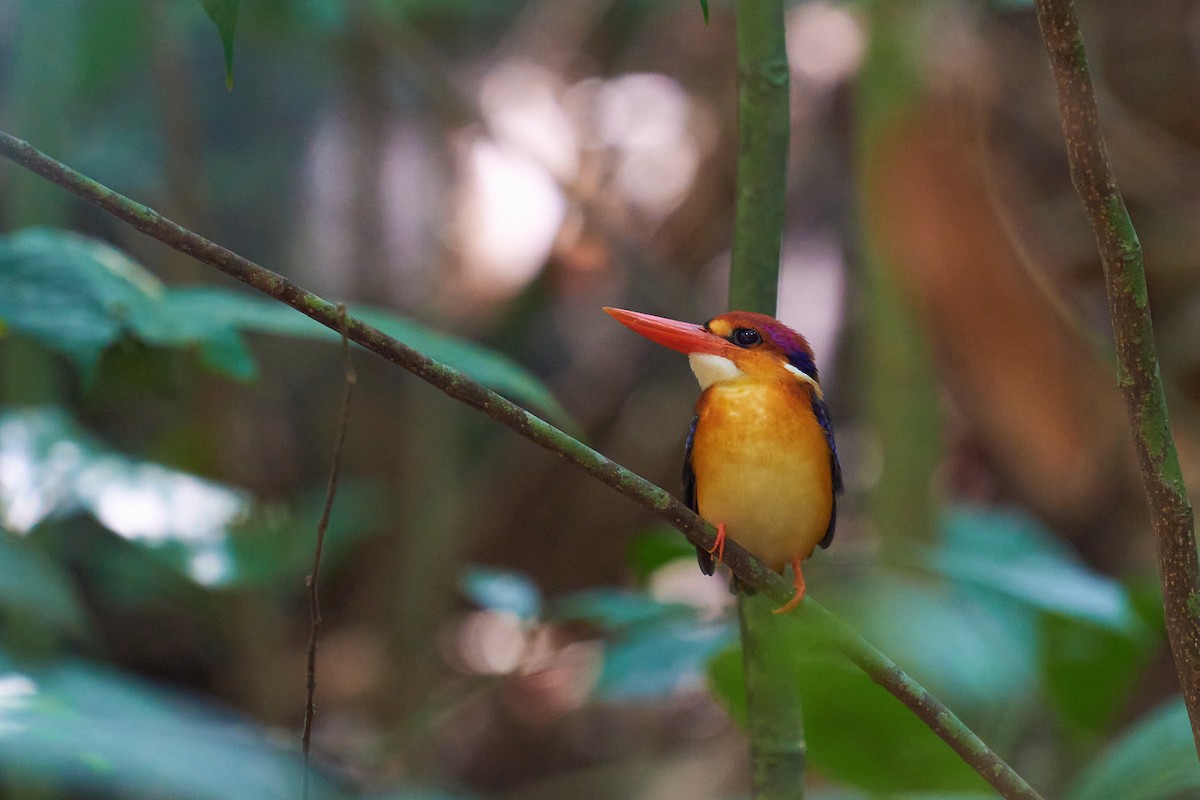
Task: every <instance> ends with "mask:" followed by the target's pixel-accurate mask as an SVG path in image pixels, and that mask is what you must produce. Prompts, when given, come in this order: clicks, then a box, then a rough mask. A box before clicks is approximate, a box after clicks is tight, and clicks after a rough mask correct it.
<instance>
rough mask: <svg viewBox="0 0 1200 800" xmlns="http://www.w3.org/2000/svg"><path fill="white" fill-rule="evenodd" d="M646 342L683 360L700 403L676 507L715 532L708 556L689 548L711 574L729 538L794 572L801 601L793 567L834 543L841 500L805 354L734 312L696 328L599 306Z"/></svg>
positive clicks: (790, 336) (792, 603) (790, 338)
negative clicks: (688, 510) (693, 377)
mask: <svg viewBox="0 0 1200 800" xmlns="http://www.w3.org/2000/svg"><path fill="white" fill-rule="evenodd" d="M604 310H605V311H607V312H608V313H609V314H610V315H612V316H613V317H614V318H615V319H616V320H617V321H618V322H620V323H621V324H622V325H625V326H626V327H628V328H630V329H632V330H634V331H636V332H637V333H640V334H641V335H642V336H645V337H646V338H647V339H650V340H651V341H653V342H657V343H658V344H661V345H664V346H666V347H669V348H671V349H672V350H678V351H679V352H681V353H686V354H687V356H688V361H689V363H690V364H691V367H692V372H693V373H695V375H696V380H698V381H699V382H700V389H701V394H700V399H699V400H698V401H697V402H696V416H695V418H693V420H692V427H691V431H690V432H689V433H688V438H687V445H686V448H685V452H684V465H683V495H684V498H683V499H684V502H686V503H687V505H688V506H689V507H690V508H691V509H692V510H693V511H695V512H696V513H698V514H699V515H700V516H702V517H703V518H704V519H706V520H708V521H710V522H712V523H715V524H716V526H717V541H716V544H715V545H714V546H713V548H712V550H703V549H700V548H697V555H698V556H699V559H700V568H701V569H702V570H704V573H705V574H706V575H712V574H713V570H714V556H715V558H716V562H717V563H720V560H721V557H722V555H723V553H724V549H725V539H726V537H727V536H729V537H732V538H733V539H735V540H737V542H738V543H739V544H740V545H742V547H744V548H746V549H747V550H748V551H749V552H751V553H753V554H754V555H755V556H757V557H758V558H759V559H761V560H762V561H763V562H764V563H766V564H767V565H769V566H770V567H771V568H773V569H774V570H776V571H777V572H779V573H782V572H783V569H784V567H785V566H786V565H788V564H791V565H792V569H793V570H794V572H795V587H796V593H795V595H793V596H792V599H791V600H789V601H788V602H787V603H786V604H785V605H784V606H783V607H782V608H779V609H776V611H775V613H777V614H779V613H783V612H785V611H790V610H791V609H793V608H795V607H796V605H797V604H799V602H800V601H801V600H802V599H803V598H804V574H803V572H801V570H800V565H801V562H803V561H804V559H806V558H808V557H809V556H810V555H812V552H813V550H814V549H815V548H816V546H817V545H818V544H819V545H820V546H821V547H828V546H829V544H830V542H832V541H833V531H834V527H835V525H836V522H837V501H836V495H838V494H840V493H841V491H842V468H841V465H840V464H839V463H838V457H837V448H836V447H835V445H834V441H833V429H832V427H830V424H829V412H828V409H826V407H825V399H824V397H823V396H822V394H821V384H820V382H819V381H818V377H817V366H816V363H815V362H814V361H813V352H812V348H811V347H809V346H808V342H807V341H805V339H804V337H803V336H801V335H800V334H798V333H796V332H795V331H793V330H792V329H791V328H789V327H787V326H786V325H784V324H783V323H782V322H780V321H778V320H776V319H773V318H771V317H768V316H766V315H765V314H755V313H752V312H749V311H732V312H730V313H728V314H722V315H721V316H719V317H714V318H713V319H711V320H709V321H708V322H706V323H705V324H704V325H695V324H692V323H689V322H677V321H676V320H673V319H666V318H664V317H655V316H652V315H650V314H640V313H637V312H635V311H624V310H622V309H619V308H605V309H604Z"/></svg>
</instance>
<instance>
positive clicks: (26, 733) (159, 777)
mask: <svg viewBox="0 0 1200 800" xmlns="http://www.w3.org/2000/svg"><path fill="white" fill-rule="evenodd" d="M299 764H300V758H299V753H297V752H295V751H293V750H291V749H285V748H283V747H280V746H278V745H277V744H274V743H272V741H271V737H270V735H269V734H268V732H267V731H266V730H265V729H263V728H260V727H257V726H255V725H252V724H250V723H248V722H246V721H243V720H240V719H238V718H236V717H234V716H233V715H231V714H229V713H227V712H221V711H218V710H215V709H212V708H208V707H205V706H202V705H200V704H199V703H197V702H195V701H194V700H191V699H190V698H187V697H184V696H181V695H177V694H172V693H168V692H165V691H161V690H156V689H152V688H149V687H147V686H146V685H144V684H141V683H137V682H134V681H133V680H131V679H129V678H127V677H124V676H122V675H120V674H118V673H115V672H111V671H108V670H105V669H101V668H99V667H95V666H91V665H88V664H85V663H82V662H71V661H62V662H56V663H54V664H52V665H49V666H47V667H44V668H41V669H36V670H28V669H18V668H16V667H14V666H13V665H12V664H11V663H10V662H9V660H8V659H7V658H5V657H3V656H2V655H0V772H2V773H3V774H4V775H5V782H6V786H11V785H20V782H21V781H22V780H25V781H29V782H30V784H31V785H43V786H44V785H53V786H55V787H57V788H59V789H61V790H63V791H65V792H66V793H67V794H72V795H74V794H78V795H79V796H105V797H108V796H120V797H174V798H181V799H183V800H191V799H192V798H195V800H225V799H226V798H228V800H235V798H236V800H241V799H242V798H246V797H255V798H262V799H263V800H272V799H273V798H278V799H279V800H291V798H295V797H299V795H300V788H299V785H300V766H299ZM312 788H313V791H312V793H311V796H312V798H313V800H332V799H333V798H343V797H348V796H349V793H348V792H345V791H344V790H343V789H341V787H339V786H337V785H336V784H335V783H333V782H332V781H331V780H330V779H329V778H328V776H326V775H324V774H323V773H322V772H321V771H320V769H318V768H314V769H313V783H312Z"/></svg>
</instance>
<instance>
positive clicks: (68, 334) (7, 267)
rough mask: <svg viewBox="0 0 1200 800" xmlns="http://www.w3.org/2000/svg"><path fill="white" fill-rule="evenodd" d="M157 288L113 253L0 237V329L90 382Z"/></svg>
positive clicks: (75, 242)
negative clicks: (34, 344) (57, 357)
mask: <svg viewBox="0 0 1200 800" xmlns="http://www.w3.org/2000/svg"><path fill="white" fill-rule="evenodd" d="M164 290H165V287H164V286H163V284H162V283H161V282H160V281H159V280H158V279H157V278H155V277H154V276H153V275H151V274H150V273H149V272H147V271H146V270H144V269H142V267H140V266H139V265H137V264H135V263H134V262H133V261H131V260H130V259H129V258H127V257H126V256H125V255H124V254H122V253H121V252H119V251H117V250H115V249H114V248H112V247H109V246H108V245H106V244H104V243H102V242H98V241H96V240H94V239H87V238H85V237H82V236H75V235H73V234H68V233H63V232H61V231H54V230H49V229H30V230H26V231H23V232H21V233H17V234H13V235H10V236H0V321H3V323H4V325H5V328H6V329H7V330H8V331H9V332H11V333H19V334H24V335H26V336H29V337H30V338H32V339H35V340H37V341H38V342H40V343H41V344H43V345H44V346H46V347H48V348H50V349H52V350H54V351H56V352H59V353H61V354H63V355H65V356H66V357H67V358H69V359H70V360H71V361H72V362H73V363H74V364H75V365H76V366H77V367H78V368H79V370H80V372H82V373H83V375H84V377H85V378H88V379H91V378H92V377H94V375H95V370H96V365H97V363H98V362H99V360H100V354H101V353H103V352H104V349H105V348H107V347H108V346H109V345H110V344H112V343H113V342H115V341H116V340H117V339H118V338H120V337H121V335H122V333H123V331H125V330H128V329H129V328H130V327H132V326H133V324H134V322H133V320H134V319H136V318H139V317H143V316H145V315H147V314H149V313H153V311H152V310H153V308H154V306H155V303H156V302H157V299H158V298H159V297H161V296H162V294H163V292H164Z"/></svg>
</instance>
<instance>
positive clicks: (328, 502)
mask: <svg viewBox="0 0 1200 800" xmlns="http://www.w3.org/2000/svg"><path fill="white" fill-rule="evenodd" d="M337 313H338V320H339V322H340V323H341V324H340V326H339V327H340V329H341V333H342V365H343V378H342V409H341V416H340V418H339V420H338V431H337V441H336V442H335V443H334V445H333V464H332V465H331V466H330V468H329V484H328V485H327V486H326V488H325V505H324V506H322V508H321V518H320V520H319V521H318V522H317V542H316V544H315V545H314V546H313V563H312V572H310V573H309V574H308V575H307V576H305V578H304V586H305V587H306V588H307V589H308V611H309V627H308V665H307V673H306V678H307V679H306V681H305V695H304V730H303V732H302V733H301V734H300V749H301V751H302V752H303V754H304V758H303V761H304V784H303V792H302V797H303V798H304V800H308V783H309V769H308V764H309V754H310V752H311V749H312V726H313V717H314V716H316V713H317V706H316V702H315V699H316V694H317V634H318V633H319V632H320V630H321V600H320V596H319V595H318V593H317V578H318V576H319V575H320V574H321V555H322V553H324V552H325V532H326V531H327V530H329V515H330V514H332V513H333V498H334V496H336V495H337V485H338V475H340V474H341V471H342V451H343V450H344V449H345V444H346V429H347V428H349V427H350V401H351V400H352V399H353V396H354V384H356V383H358V375H357V374H356V373H355V371H354V362H353V361H351V360H350V339H349V337H347V335H346V306H345V305H343V304H342V303H338V305H337Z"/></svg>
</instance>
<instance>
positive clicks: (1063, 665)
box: [1040, 614, 1159, 733]
mask: <svg viewBox="0 0 1200 800" xmlns="http://www.w3.org/2000/svg"><path fill="white" fill-rule="evenodd" d="M1041 643H1042V646H1041V648H1040V651H1041V669H1042V675H1043V680H1044V681H1045V685H1046V691H1047V693H1048V694H1049V695H1050V699H1051V701H1052V702H1053V703H1054V707H1055V709H1056V710H1058V712H1059V713H1060V714H1062V715H1063V718H1064V719H1066V720H1067V721H1069V722H1070V723H1071V724H1072V725H1075V726H1076V727H1078V728H1080V729H1082V730H1085V731H1091V732H1093V733H1102V732H1104V731H1105V730H1106V729H1107V728H1108V726H1109V725H1110V724H1111V723H1112V721H1113V719H1114V718H1115V717H1116V715H1117V713H1118V712H1119V711H1120V710H1121V709H1122V708H1124V707H1125V706H1126V705H1127V704H1128V701H1129V696H1130V692H1131V690H1132V689H1133V685H1134V683H1135V682H1136V681H1137V679H1138V676H1139V675H1140V674H1141V670H1142V668H1143V667H1144V666H1145V664H1146V662H1147V660H1148V659H1150V658H1151V657H1152V655H1153V653H1154V651H1155V650H1156V649H1157V646H1158V644H1159V641H1158V637H1155V636H1151V635H1146V636H1127V635H1125V634H1122V633H1120V632H1117V631H1113V630H1112V629H1111V628H1104V627H1100V626H1097V625H1091V624H1088V623H1084V622H1080V621H1079V620H1077V619H1073V618H1071V617H1065V616H1062V615H1058V614H1048V615H1046V616H1045V618H1044V619H1043V621H1042V630H1041Z"/></svg>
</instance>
